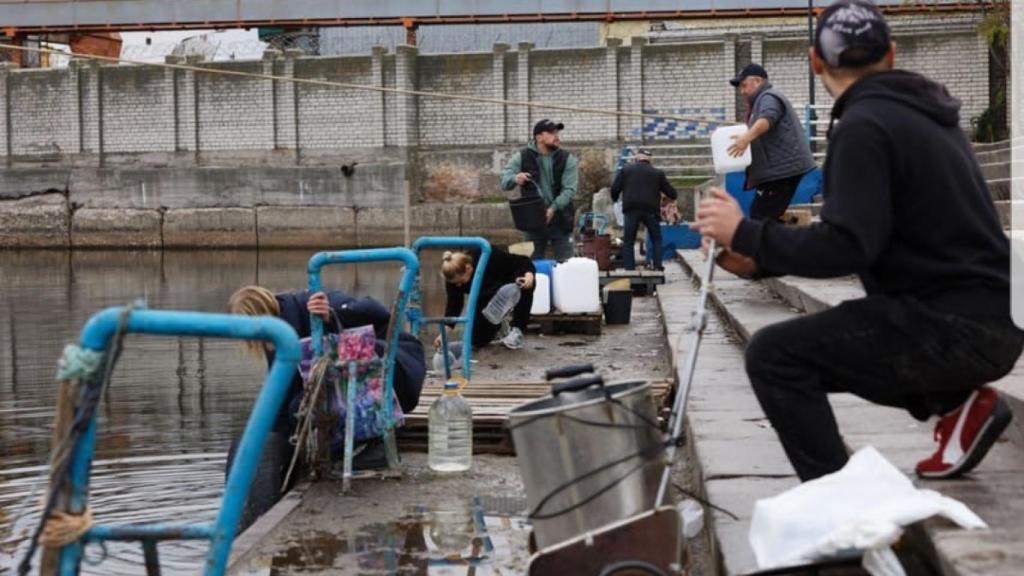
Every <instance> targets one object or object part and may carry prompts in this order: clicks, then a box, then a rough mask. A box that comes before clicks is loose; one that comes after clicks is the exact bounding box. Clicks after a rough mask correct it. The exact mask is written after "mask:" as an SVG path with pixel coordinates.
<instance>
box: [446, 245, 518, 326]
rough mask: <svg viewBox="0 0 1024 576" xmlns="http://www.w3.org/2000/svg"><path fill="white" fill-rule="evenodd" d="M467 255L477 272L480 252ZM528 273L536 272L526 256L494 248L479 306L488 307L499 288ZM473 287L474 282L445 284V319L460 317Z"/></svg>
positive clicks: (473, 251)
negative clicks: (459, 284) (457, 284)
mask: <svg viewBox="0 0 1024 576" xmlns="http://www.w3.org/2000/svg"><path fill="white" fill-rule="evenodd" d="M466 253H467V254H469V255H470V256H472V257H473V269H474V270H476V266H477V265H478V264H479V263H480V250H477V249H471V250H466ZM527 272H536V268H534V266H533V261H532V260H530V259H529V258H527V257H526V256H519V255H517V254H509V253H508V252H505V251H504V250H501V249H500V248H492V249H491V257H490V258H489V259H488V261H487V269H486V270H484V278H483V282H481V284H480V298H479V300H478V301H477V306H480V305H482V304H483V305H486V304H487V302H488V301H490V299H491V297H492V296H494V294H495V293H497V292H498V288H501V287H502V286H504V285H505V284H509V283H512V282H515V281H516V278H520V277H522V276H523V275H525V274H526V273H527ZM471 286H472V282H467V283H466V284H464V285H462V286H456V285H455V284H452V283H451V282H445V291H446V295H447V300H446V302H445V307H444V315H445V317H447V318H451V317H453V316H458V315H459V314H460V313H461V312H462V307H463V305H464V304H465V301H466V295H467V294H469V289H470V287H471Z"/></svg>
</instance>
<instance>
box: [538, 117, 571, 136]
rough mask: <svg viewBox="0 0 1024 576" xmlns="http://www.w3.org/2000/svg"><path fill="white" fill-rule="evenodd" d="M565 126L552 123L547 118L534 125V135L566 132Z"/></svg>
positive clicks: (559, 123)
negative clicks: (556, 131)
mask: <svg viewBox="0 0 1024 576" xmlns="http://www.w3.org/2000/svg"><path fill="white" fill-rule="evenodd" d="M564 129H565V124H562V123H561V122H557V123H556V122H552V121H551V120H549V119H547V118H545V119H543V120H541V121H539V122H537V123H536V124H534V125H533V135H534V136H536V135H537V134H543V133H544V132H554V131H555V130H564Z"/></svg>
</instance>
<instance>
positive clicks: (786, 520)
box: [750, 446, 986, 574]
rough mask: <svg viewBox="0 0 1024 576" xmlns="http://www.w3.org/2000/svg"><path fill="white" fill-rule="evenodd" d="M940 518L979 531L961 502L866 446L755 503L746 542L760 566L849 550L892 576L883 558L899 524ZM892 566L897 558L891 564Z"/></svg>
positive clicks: (978, 522) (898, 532) (867, 565)
mask: <svg viewBox="0 0 1024 576" xmlns="http://www.w3.org/2000/svg"><path fill="white" fill-rule="evenodd" d="M937 514H938V515H942V516H945V517H946V518H948V519H950V520H952V521H953V522H955V523H957V524H959V525H960V526H961V527H963V528H985V527H986V525H985V522H984V521H982V519H981V518H979V517H978V516H977V515H976V514H975V513H974V512H972V511H971V510H970V509H969V508H967V506H965V505H964V504H962V503H961V502H959V501H957V500H954V499H952V498H947V497H945V496H942V495H941V494H939V493H938V492H935V491H933V490H919V489H917V488H915V487H914V485H913V483H912V482H911V481H910V479H909V478H907V477H906V476H905V475H904V474H903V473H902V472H900V471H899V470H898V469H896V467H895V466H893V465H892V464H890V463H889V461H888V460H886V459H885V458H884V457H883V456H882V455H881V454H879V453H878V450H875V449H874V448H873V447H871V446H868V447H866V448H862V449H861V450H859V451H858V452H857V453H856V454H854V455H853V456H852V457H851V458H850V461H849V462H848V463H847V464H846V466H845V467H843V469H842V470H840V471H838V472H835V473H833V474H829V475H827V476H822V477H821V478H818V479H816V480H812V481H810V482H805V483H803V484H801V485H799V486H797V487H795V488H792V489H790V490H787V491H786V492H783V493H782V494H779V495H778V496H774V497H772V498H765V499H762V500H758V501H757V503H755V504H754V515H753V518H752V520H751V523H750V546H751V548H753V550H754V555H755V556H756V557H757V563H758V566H759V567H761V568H762V569H766V568H776V567H780V566H789V565H793V564H800V563H805V562H810V561H813V560H816V559H821V558H825V557H829V556H836V555H843V554H849V553H851V552H859V551H871V553H870V554H867V555H865V560H870V561H871V562H867V561H866V562H865V568H868V569H869V570H870V569H871V568H872V567H874V568H875V570H874V571H872V573H873V574H893V573H898V572H892V571H890V570H888V569H883V568H882V566H883V565H884V566H888V567H889V568H891V562H889V563H886V562H879V560H884V559H885V558H886V557H887V556H889V554H891V552H888V551H887V549H888V547H889V546H890V545H891V544H892V543H894V542H895V541H896V540H898V539H899V537H900V535H901V534H902V527H903V526H906V525H908V524H912V523H914V522H917V521H919V520H924V519H925V518H929V517H931V516H935V515H937ZM897 566H898V563H897Z"/></svg>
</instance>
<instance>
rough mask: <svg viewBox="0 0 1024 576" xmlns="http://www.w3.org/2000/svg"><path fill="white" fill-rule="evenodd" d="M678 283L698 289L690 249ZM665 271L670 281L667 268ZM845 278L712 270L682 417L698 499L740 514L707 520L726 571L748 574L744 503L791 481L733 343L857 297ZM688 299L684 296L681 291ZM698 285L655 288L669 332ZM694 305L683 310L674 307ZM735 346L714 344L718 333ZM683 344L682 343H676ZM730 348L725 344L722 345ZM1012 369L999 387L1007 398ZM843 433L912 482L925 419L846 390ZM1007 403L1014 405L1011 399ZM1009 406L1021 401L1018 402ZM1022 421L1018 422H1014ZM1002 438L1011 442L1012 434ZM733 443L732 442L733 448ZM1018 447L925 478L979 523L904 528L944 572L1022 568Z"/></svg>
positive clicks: (840, 403)
mask: <svg viewBox="0 0 1024 576" xmlns="http://www.w3.org/2000/svg"><path fill="white" fill-rule="evenodd" d="M679 256H680V260H681V263H682V265H683V270H684V272H683V274H682V276H683V279H684V280H685V279H686V278H687V277H689V278H692V279H694V281H695V282H699V277H700V273H701V272H698V271H701V270H703V267H702V266H700V265H699V264H701V257H700V255H699V252H697V251H680V252H679ZM670 274H673V275H677V276H678V275H679V272H678V269H677V268H674V267H673V268H672V271H670ZM858 290H859V285H858V284H857V281H856V280H855V279H839V280H830V281H820V280H804V279H793V278H781V279H774V280H771V281H767V282H753V281H747V280H743V279H740V278H737V277H736V276H733V275H731V274H729V273H727V272H725V271H724V270H721V269H718V270H716V272H715V281H714V290H713V291H712V293H711V301H712V304H713V305H714V306H715V307H716V308H717V312H718V316H719V317H720V318H721V320H719V319H715V320H714V321H713V322H712V324H711V325H710V326H709V333H710V342H709V341H707V340H706V341H705V344H703V345H702V348H701V354H700V357H699V359H698V366H697V373H696V375H695V379H694V387H693V389H692V390H693V391H692V393H691V395H690V404H689V407H688V418H689V424H690V429H691V434H692V436H693V442H694V444H695V452H696V454H697V460H699V462H700V466H701V467H702V470H701V473H702V478H703V480H704V482H705V486H706V492H707V495H708V496H709V497H710V498H711V500H712V501H713V502H715V503H717V504H719V505H724V506H725V507H726V508H728V509H730V510H731V511H733V512H734V513H737V514H738V515H739V517H740V520H739V521H734V520H732V519H730V518H728V517H727V516H725V515H723V514H721V513H715V514H714V516H713V517H712V522H713V532H714V536H715V541H716V546H717V550H718V551H719V553H720V555H721V562H722V568H723V569H724V571H725V572H726V573H738V572H744V571H748V570H751V569H753V568H754V560H753V554H752V551H751V550H750V548H749V544H748V543H747V533H748V530H749V519H750V514H751V510H752V506H753V503H754V501H756V500H757V499H758V498H763V497H767V496H771V495H774V494H777V493H779V492H780V491H782V490H785V489H786V488H788V487H791V486H794V485H796V483H797V479H796V477H795V475H794V474H793V471H792V469H791V468H790V465H789V463H788V461H787V460H786V458H785V456H784V454H783V453H782V449H781V446H780V445H779V444H778V440H777V438H776V437H775V434H774V433H773V432H772V430H771V429H770V428H769V427H768V426H767V422H766V421H765V420H764V419H763V418H764V416H763V414H762V412H761V410H760V407H759V406H758V404H757V401H756V399H755V398H754V396H753V392H752V391H751V390H750V385H749V381H748V380H747V377H746V373H745V372H744V369H743V362H742V354H741V352H740V349H739V346H738V345H742V344H743V343H745V342H746V341H747V340H748V339H749V338H750V336H751V335H752V334H753V333H754V332H756V331H757V330H758V329H759V328H761V327H763V326H765V325H767V324H771V323H774V322H778V321H781V320H785V319H788V318H793V317H795V316H797V315H799V314H802V313H805V312H815V311H819V310H824V309H826V308H828V307H831V306H834V305H836V304H838V303H839V302H842V301H843V300H845V299H848V298H856V297H859V296H861V295H862V294H863V292H862V291H858ZM687 294H688V295H689V296H687ZM695 294H696V289H695V288H694V287H693V286H692V285H690V284H688V283H687V282H685V281H684V282H678V281H676V282H674V283H672V282H670V283H669V284H666V285H665V286H662V287H659V298H660V299H661V301H662V309H663V314H664V315H665V318H666V322H667V325H668V326H669V334H670V336H671V335H672V332H673V330H674V329H675V331H676V332H677V333H678V331H679V330H680V329H681V328H682V326H684V325H685V322H686V321H688V318H689V311H690V309H692V306H693V305H694V304H693V302H695V301H696V298H695V296H694V295H695ZM683 300H689V301H692V302H691V303H690V304H689V307H690V309H687V307H686V306H685V305H681V306H680V305H678V303H679V302H681V301H683ZM723 323H724V324H725V326H728V327H729V328H730V329H731V332H732V334H733V338H734V340H732V341H729V342H728V343H726V342H723V341H722V331H723V329H724V327H725V326H723ZM684 342H685V340H684ZM730 347H731V349H730ZM675 353H676V354H681V356H679V357H680V358H682V357H684V356H685V350H676V351H675ZM1017 372H1018V371H1017V370H1015V371H1014V374H1011V375H1010V376H1009V377H1008V378H1007V379H1004V381H1002V382H1000V383H999V384H998V385H999V387H1000V388H1001V389H1003V390H1004V391H1007V390H1008V391H1010V392H1013V393H1014V396H1013V397H1014V398H1016V397H1018V396H1017V395H1016V394H1015V391H1016V390H1017V389H1018V388H1017V384H1016V382H1017V381H1020V382H1021V385H1022V387H1024V378H1022V377H1020V376H1016V374H1017ZM830 400H831V402H832V405H833V408H834V410H835V412H836V417H837V419H838V420H839V425H840V428H841V430H842V431H843V434H844V438H845V440H846V441H847V443H848V444H850V446H851V447H852V448H853V449H857V448H860V447H862V446H866V445H873V446H875V447H876V448H878V449H879V450H880V451H881V452H882V453H883V454H885V455H886V457H887V458H889V459H890V461H892V462H893V463H894V464H895V465H896V466H897V467H899V468H900V469H901V470H903V471H904V472H906V473H907V474H908V475H910V476H911V477H913V475H912V474H913V466H914V463H915V462H916V461H917V460H919V459H920V458H922V457H924V456H925V455H927V454H928V453H929V452H930V451H931V450H932V449H933V444H932V440H931V431H932V428H931V423H919V422H916V421H915V420H913V419H912V418H910V417H909V416H908V415H906V414H905V413H904V412H902V411H899V410H893V409H889V408H884V407H880V406H876V405H873V404H870V403H867V402H865V401H863V400H860V399H859V398H856V397H854V396H852V395H848V394H840V395H833V396H831V397H830ZM1015 402H1016V400H1015ZM1018 408H1019V406H1018ZM1021 420H1024V418H1022V417H1018V418H1017V422H1020V421H1021ZM1009 436H1011V437H1017V438H1019V437H1020V430H1019V429H1016V430H1014V431H1013V432H1012V433H1011V434H1010V435H1009ZM737 441H739V442H741V444H738V443H737ZM1015 444H1016V442H1001V443H1000V444H999V445H997V446H996V447H995V448H993V450H992V452H991V453H990V454H989V456H988V457H987V458H986V460H985V461H984V462H983V463H982V465H981V466H979V468H978V469H976V471H975V472H974V473H973V474H971V476H970V478H968V479H964V480H959V481H948V482H934V481H932V482H924V483H921V485H922V486H924V487H928V488H934V489H936V490H939V491H940V492H943V493H945V494H948V495H949V496H952V497H955V498H959V499H961V500H962V501H964V502H965V503H966V504H967V505H968V506H970V507H971V508H972V509H974V510H975V511H976V512H978V513H979V515H981V516H982V518H984V519H985V520H986V521H987V522H989V524H990V526H991V529H990V530H987V531H978V532H965V531H962V530H959V529H952V528H950V527H949V526H948V524H945V523H943V522H939V521H932V522H927V523H925V524H924V526H923V527H922V528H921V529H919V530H915V531H913V532H914V533H915V534H918V535H919V536H923V538H921V540H922V541H923V542H924V543H925V548H929V549H933V552H932V553H933V557H932V561H933V562H934V563H935V564H936V565H937V566H938V567H939V568H940V569H941V572H943V573H944V574H957V575H961V574H982V573H985V574H1013V573H1020V572H1022V571H1024V546H1021V545H1020V544H1021V543H1022V541H1024V522H1022V521H1020V520H1019V519H1020V518H1021V517H1022V516H1021V515H1020V511H1021V510H1022V509H1024V498H1020V494H1021V493H1024V486H1022V485H1021V483H1020V482H1019V481H1015V480H1014V478H1015V477H1018V478H1019V474H1020V473H1021V472H1024V457H1022V454H1021V452H1020V451H1019V448H1018V446H1015Z"/></svg>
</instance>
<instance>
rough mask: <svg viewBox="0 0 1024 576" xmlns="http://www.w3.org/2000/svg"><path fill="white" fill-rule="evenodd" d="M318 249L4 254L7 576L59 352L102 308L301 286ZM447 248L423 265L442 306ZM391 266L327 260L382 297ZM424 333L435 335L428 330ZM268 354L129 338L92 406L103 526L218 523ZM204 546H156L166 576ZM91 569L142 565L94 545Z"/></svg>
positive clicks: (220, 302) (2, 542) (1, 440)
mask: <svg viewBox="0 0 1024 576" xmlns="http://www.w3.org/2000/svg"><path fill="white" fill-rule="evenodd" d="M311 255H312V251H309V250H304V251H272V252H267V251H260V252H257V251H202V252H199V251H188V252H124V251H118V252H73V253H68V252H57V251H38V252H37V251H15V252H3V251H0V574H6V573H13V571H14V568H15V567H16V565H17V563H18V562H19V561H20V559H21V557H22V555H23V551H24V549H25V546H26V544H27V539H28V537H29V535H30V533H31V531H32V530H33V529H34V528H35V526H36V524H37V522H38V507H39V502H40V499H41V498H42V497H43V494H44V491H45V487H46V482H45V478H46V463H47V458H48V454H49V448H50V436H51V433H52V429H53V405H54V398H55V394H56V382H55V380H54V375H55V371H56V366H57V359H58V357H59V355H60V353H61V350H62V349H63V346H64V345H65V344H67V343H71V342H75V341H77V339H78V334H79V331H80V329H81V327H82V325H83V324H84V323H85V321H86V320H88V318H89V317H90V316H91V315H92V314H93V313H95V312H96V311H98V310H100V309H102V308H104V307H107V306H116V305H123V304H127V303H130V302H133V301H135V300H136V299H139V298H141V299H144V300H145V301H146V303H147V305H148V306H149V307H150V308H154V309H161V310H197V311H208V312H223V311H225V303H226V302H227V299H228V297H229V296H230V295H231V293H232V292H233V291H234V290H236V289H237V288H239V287H241V286H244V285H247V284H260V285H263V286H265V287H267V288H269V289H270V290H273V291H284V290H291V289H299V288H303V287H304V286H305V285H306V274H305V270H306V262H307V261H308V259H309V257H310V256H311ZM439 262H440V257H439V255H437V254H434V253H430V252H427V253H425V254H424V258H423V271H422V272H421V278H422V284H423V292H424V299H425V301H426V302H425V308H426V309H425V312H426V313H427V314H440V312H441V302H442V299H443V285H442V282H441V280H440V276H439V274H437V273H436V270H437V269H438V266H437V264H438V263H439ZM400 275H401V272H400V270H399V265H398V264H397V263H394V264H393V263H382V264H370V265H358V266H333V267H330V268H327V269H325V270H324V274H323V285H324V286H325V287H330V288H336V289H340V290H343V291H346V292H349V293H351V294H353V295H356V296H364V295H365V296H373V297H375V298H377V299H379V300H381V301H382V302H384V303H385V304H386V305H390V302H391V300H392V299H393V298H394V295H395V293H396V291H397V287H398V281H399V278H400ZM424 338H425V339H426V338H430V337H429V336H428V335H424ZM264 373H265V363H264V362H263V361H262V360H261V359H255V358H253V357H252V356H249V355H247V353H246V352H245V350H244V349H243V348H242V346H241V345H240V344H239V343H238V342H235V341H226V340H215V339H197V338H188V337H183V338H176V337H155V336H139V335H130V336H129V337H128V338H126V341H125V349H124V353H123V354H122V356H121V360H120V362H119V364H118V366H117V368H116V370H115V372H114V375H113V379H112V382H111V384H110V387H109V389H108V390H107V392H106V394H105V396H104V398H103V400H102V402H101V404H100V406H99V411H98V421H99V433H98V440H97V454H96V460H95V464H94V468H93V474H92V485H91V492H90V505H91V507H92V509H93V513H94V516H95V519H96V521H97V522H99V523H112V522H116V523H125V522H143V521H145V522H181V521H197V522H201V521H210V520H213V519H214V518H215V517H216V511H217V507H218V505H219V502H220V498H221V496H222V493H223V486H224V462H225V457H226V453H227V450H228V446H229V445H230V442H231V439H232V437H233V436H235V435H237V434H239V433H240V432H241V430H242V429H243V427H244V425H245V422H246V418H247V417H248V414H249V411H250V409H251V407H252V403H253V400H254V399H255V397H256V394H257V393H258V391H259V388H260V386H261V385H262V382H263V376H264ZM205 553H206V543H205V542H191V543H189V542H185V543H177V542H167V543H162V544H161V545H160V556H161V561H162V564H163V567H164V574H176V573H178V574H193V573H196V572H198V571H199V569H200V567H201V564H202V562H203V559H204V556H205ZM104 556H106V559H105V560H104V561H103V563H102V564H100V565H98V566H90V565H88V564H86V565H85V566H84V567H83V573H86V574H111V575H114V574H139V573H141V572H142V571H143V569H142V551H141V547H140V546H139V545H138V544H137V543H110V544H108V545H107V547H106V550H105V551H104V550H103V549H101V548H100V547H99V546H89V547H88V548H87V549H86V557H87V559H89V560H98V559H99V558H101V557H104Z"/></svg>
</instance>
